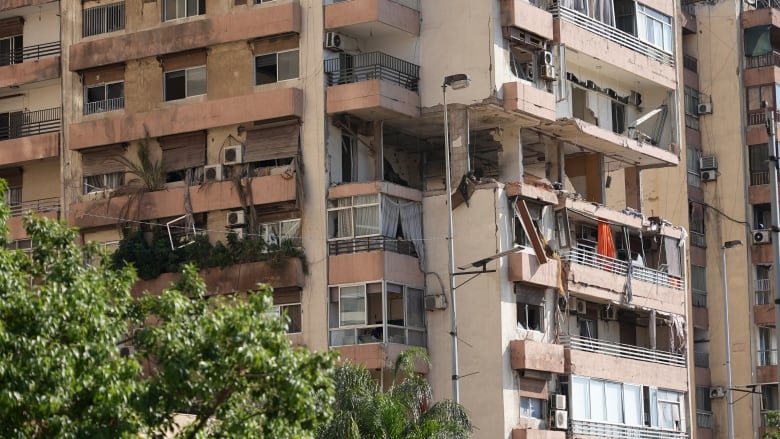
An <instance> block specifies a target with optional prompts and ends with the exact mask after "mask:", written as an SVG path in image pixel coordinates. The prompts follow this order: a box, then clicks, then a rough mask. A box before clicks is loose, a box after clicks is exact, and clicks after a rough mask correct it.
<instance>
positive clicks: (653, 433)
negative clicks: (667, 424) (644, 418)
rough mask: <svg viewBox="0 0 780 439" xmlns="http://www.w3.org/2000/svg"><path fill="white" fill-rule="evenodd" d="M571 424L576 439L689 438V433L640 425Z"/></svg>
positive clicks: (575, 420) (580, 421)
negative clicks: (579, 438)
mask: <svg viewBox="0 0 780 439" xmlns="http://www.w3.org/2000/svg"><path fill="white" fill-rule="evenodd" d="M570 424H571V427H570V430H571V432H572V433H573V434H574V435H575V437H589V436H596V437H617V438H641V439H681V438H687V437H688V433H686V432H682V431H670V430H664V429H661V428H654V427H645V426H640V425H625V424H610V423H608V422H595V421H583V420H578V419H573V420H571V422H570Z"/></svg>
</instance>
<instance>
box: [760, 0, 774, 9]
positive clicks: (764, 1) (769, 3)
mask: <svg viewBox="0 0 780 439" xmlns="http://www.w3.org/2000/svg"><path fill="white" fill-rule="evenodd" d="M755 8H756V9H764V8H774V9H780V0H757V1H756V5H755Z"/></svg>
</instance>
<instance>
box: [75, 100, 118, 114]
mask: <svg viewBox="0 0 780 439" xmlns="http://www.w3.org/2000/svg"><path fill="white" fill-rule="evenodd" d="M124 108H125V98H112V99H104V100H102V101H95V102H87V103H84V114H85V115H86V114H94V113H105V112H107V111H116V110H122V109H124Z"/></svg>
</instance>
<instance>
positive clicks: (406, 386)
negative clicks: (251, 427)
mask: <svg viewBox="0 0 780 439" xmlns="http://www.w3.org/2000/svg"><path fill="white" fill-rule="evenodd" d="M418 362H424V363H426V364H427V365H430V358H429V357H428V354H427V352H425V351H424V350H423V349H420V348H411V349H408V350H406V351H404V352H402V353H401V354H400V355H399V357H398V359H397V360H396V364H395V369H394V371H393V374H394V378H393V382H392V384H391V386H390V388H389V389H388V390H387V391H382V389H380V388H379V384H378V383H377V381H376V380H375V379H374V378H373V377H372V376H371V373H370V372H369V371H368V369H366V368H365V367H363V366H361V365H355V364H352V363H349V362H347V363H345V364H343V365H341V366H340V367H338V368H337V369H336V372H335V375H334V379H335V381H336V403H335V407H334V408H335V415H334V416H333V419H332V420H331V421H330V422H329V423H328V424H327V425H325V426H323V427H322V428H321V429H320V431H319V433H318V435H317V437H318V439H361V438H365V439H374V438H376V439H395V438H398V439H401V438H403V439H429V438H440V439H460V438H468V437H469V436H470V435H471V432H472V431H473V426H472V424H471V421H470V420H469V417H468V414H467V413H466V410H465V409H464V408H463V406H461V405H460V404H458V403H456V402H454V401H451V400H443V401H439V402H437V403H435V404H433V405H431V402H432V401H433V395H432V392H431V387H430V384H429V383H428V381H427V380H426V379H425V377H423V376H422V375H420V374H417V373H415V371H414V366H415V364H416V363H418Z"/></svg>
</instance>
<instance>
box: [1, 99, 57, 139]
mask: <svg viewBox="0 0 780 439" xmlns="http://www.w3.org/2000/svg"><path fill="white" fill-rule="evenodd" d="M61 124H62V108H60V107H57V108H48V109H45V110H37V111H19V112H15V113H11V114H9V115H8V125H7V126H5V125H4V126H0V140H8V139H15V138H17V137H27V136H34V135H36V134H45V133H54V132H57V131H59V130H60V126H61Z"/></svg>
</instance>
